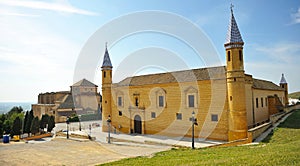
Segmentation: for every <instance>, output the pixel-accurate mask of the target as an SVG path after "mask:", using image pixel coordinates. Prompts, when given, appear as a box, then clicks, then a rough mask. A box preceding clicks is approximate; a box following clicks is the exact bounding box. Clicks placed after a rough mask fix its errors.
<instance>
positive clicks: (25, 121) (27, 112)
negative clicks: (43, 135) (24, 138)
mask: <svg viewBox="0 0 300 166" xmlns="http://www.w3.org/2000/svg"><path fill="white" fill-rule="evenodd" d="M28 118H29V111H26V114H25V118H24V122H23V124H24V125H23V132H24V133H27V132H26V123H27V121H28Z"/></svg>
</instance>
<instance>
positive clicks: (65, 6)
mask: <svg viewBox="0 0 300 166" xmlns="http://www.w3.org/2000/svg"><path fill="white" fill-rule="evenodd" d="M63 2H64V3H62V1H59V2H41V1H25V0H0V4H1V5H7V6H13V7H24V8H31V9H40V10H50V11H56V12H65V13H71V14H81V15H90V16H95V15H98V14H97V13H95V12H90V11H87V10H83V9H79V8H76V7H74V6H72V5H70V4H69V3H68V2H67V1H63ZM14 14H16V13H14ZM17 15H23V14H17Z"/></svg>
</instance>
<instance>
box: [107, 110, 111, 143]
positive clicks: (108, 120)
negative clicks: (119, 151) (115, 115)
mask: <svg viewBox="0 0 300 166" xmlns="http://www.w3.org/2000/svg"><path fill="white" fill-rule="evenodd" d="M106 122H107V126H108V139H107V143H109V144H110V123H111V120H110V115H108V119H107V120H106Z"/></svg>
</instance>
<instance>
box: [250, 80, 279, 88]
mask: <svg viewBox="0 0 300 166" xmlns="http://www.w3.org/2000/svg"><path fill="white" fill-rule="evenodd" d="M253 88H255V89H265V90H284V89H283V88H281V87H280V86H278V85H276V84H274V83H273V82H271V81H266V80H259V79H255V78H253Z"/></svg>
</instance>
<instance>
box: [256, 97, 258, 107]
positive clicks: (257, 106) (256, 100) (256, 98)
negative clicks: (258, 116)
mask: <svg viewBox="0 0 300 166" xmlns="http://www.w3.org/2000/svg"><path fill="white" fill-rule="evenodd" d="M256 108H258V98H256Z"/></svg>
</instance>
